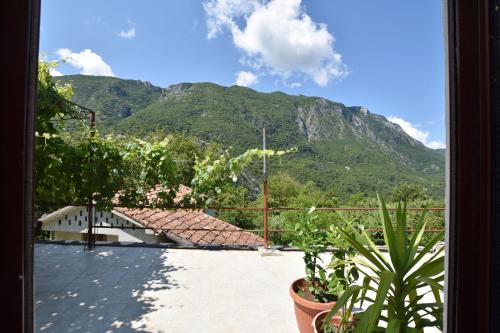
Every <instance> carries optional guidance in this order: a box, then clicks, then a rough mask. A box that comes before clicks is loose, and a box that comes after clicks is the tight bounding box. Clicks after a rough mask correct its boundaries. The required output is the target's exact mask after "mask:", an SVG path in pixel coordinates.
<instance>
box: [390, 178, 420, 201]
mask: <svg viewBox="0 0 500 333" xmlns="http://www.w3.org/2000/svg"><path fill="white" fill-rule="evenodd" d="M392 199H393V201H394V202H400V201H413V200H425V199H427V189H426V188H424V187H423V186H422V185H420V184H408V183H404V184H401V185H399V186H396V187H395V188H394V190H393V192H392Z"/></svg>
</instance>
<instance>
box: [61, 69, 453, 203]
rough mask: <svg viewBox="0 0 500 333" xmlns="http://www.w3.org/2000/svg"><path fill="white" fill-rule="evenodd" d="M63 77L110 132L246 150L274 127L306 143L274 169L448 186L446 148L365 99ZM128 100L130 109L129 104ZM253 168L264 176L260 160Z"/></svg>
mask: <svg viewBox="0 0 500 333" xmlns="http://www.w3.org/2000/svg"><path fill="white" fill-rule="evenodd" d="M59 80H61V81H62V82H71V83H72V84H73V87H74V91H75V95H74V100H75V101H76V102H78V103H81V104H83V105H85V106H88V107H90V108H93V109H96V110H98V111H99V114H98V126H99V128H100V129H101V130H102V131H103V132H105V133H123V134H125V133H128V134H135V135H142V134H146V133H148V132H150V131H153V130H156V129H159V128H162V129H166V130H167V131H170V132H183V133H187V134H189V135H193V136H196V137H198V138H200V139H201V140H204V141H215V142H219V143H222V144H223V145H225V146H227V147H229V146H231V147H232V148H233V151H234V152H235V153H239V152H242V151H244V150H246V149H248V148H254V147H260V145H261V140H262V139H261V128H262V127H266V129H267V133H268V146H269V147H270V148H276V149H279V148H289V147H297V148H298V152H297V153H294V154H291V155H288V156H286V157H284V158H283V159H282V161H281V162H278V161H274V162H273V164H272V165H271V166H270V172H286V173H288V174H290V175H292V176H293V177H295V178H297V179H298V180H300V181H303V182H305V181H313V182H315V183H316V184H317V185H318V186H319V187H321V188H323V189H324V190H328V191H331V192H332V193H337V194H339V195H347V194H352V193H356V192H363V193H367V194H370V195H373V193H374V192H375V191H377V190H378V191H380V192H382V193H387V192H389V191H390V188H391V186H393V185H395V184H400V183H403V182H411V183H418V184H422V185H423V186H424V187H426V188H427V189H428V191H429V193H431V194H433V195H434V196H436V197H443V194H444V156H443V153H442V152H439V151H434V150H432V149H429V148H427V147H426V146H424V145H423V144H422V143H420V142H418V141H416V140H414V139H413V138H411V137H410V136H408V135H407V134H406V133H405V132H404V131H403V130H402V129H401V127H400V126H399V125H396V124H393V123H391V122H389V121H388V120H387V119H386V118H385V117H383V116H380V115H376V114H372V113H370V112H369V111H368V110H367V109H366V108H364V107H347V106H345V105H343V104H341V103H336V102H332V101H328V100H326V99H323V98H318V97H306V96H301V95H299V96H291V95H286V94H284V93H281V92H274V93H260V92H257V91H255V90H252V89H249V88H243V87H239V86H232V87H223V86H219V85H216V84H213V83H193V84H192V83H181V84H177V85H172V86H170V87H168V88H166V89H161V88H158V87H155V86H152V85H151V84H149V83H145V82H142V81H133V80H121V79H117V78H103V77H92V76H80V75H76V76H65V77H62V78H60V79H59ZM126 108H129V109H130V112H123V110H124V109H126ZM252 174H253V175H254V177H258V166H255V168H254V170H253V173H252Z"/></svg>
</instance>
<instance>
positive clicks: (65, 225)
mask: <svg viewBox="0 0 500 333" xmlns="http://www.w3.org/2000/svg"><path fill="white" fill-rule="evenodd" d="M93 224H94V226H95V228H94V230H95V233H96V234H101V235H107V239H108V240H109V241H116V240H117V241H119V242H141V243H153V244H154V243H160V242H165V238H164V237H161V236H158V235H155V234H154V232H152V230H145V229H138V230H132V229H123V230H122V229H120V227H121V226H123V227H132V226H133V225H135V226H136V227H142V225H140V224H139V223H137V222H132V221H129V220H127V219H125V218H122V217H120V216H117V215H116V214H115V213H113V212H103V211H97V212H95V214H94V223H93ZM87 226H88V222H87V207H74V208H73V209H71V210H66V211H62V212H61V214H56V215H55V216H52V217H51V218H50V219H49V220H47V221H45V222H44V223H43V225H42V230H47V231H55V233H54V237H55V240H82V234H86V233H87ZM99 226H113V227H114V228H113V229H109V228H99Z"/></svg>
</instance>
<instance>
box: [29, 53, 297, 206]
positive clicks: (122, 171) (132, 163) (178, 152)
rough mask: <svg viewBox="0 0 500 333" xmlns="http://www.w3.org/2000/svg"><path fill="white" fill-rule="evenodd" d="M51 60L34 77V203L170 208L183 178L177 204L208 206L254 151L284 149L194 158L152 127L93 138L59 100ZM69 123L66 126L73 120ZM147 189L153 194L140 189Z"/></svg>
mask: <svg viewBox="0 0 500 333" xmlns="http://www.w3.org/2000/svg"><path fill="white" fill-rule="evenodd" d="M56 65H57V64H56V63H48V62H44V61H41V62H40V66H39V68H40V69H39V80H38V100H37V107H38V118H37V133H36V139H37V141H36V154H37V164H36V166H35V173H36V179H37V183H36V193H37V200H38V201H48V202H61V201H62V202H68V203H72V204H78V205H83V204H86V202H87V201H88V200H89V199H90V198H92V200H94V201H96V203H97V206H98V207H99V208H100V209H104V208H108V209H109V208H110V207H111V206H112V205H113V204H117V203H119V204H121V205H124V206H129V207H132V206H133V207H137V206H144V205H152V206H155V207H162V206H173V205H174V204H176V203H175V202H174V198H175V197H176V192H177V190H178V187H179V185H180V184H181V183H183V182H189V181H190V182H191V185H192V186H193V192H192V195H191V196H186V197H185V198H184V200H183V201H182V202H181V203H180V205H189V206H191V205H192V204H193V201H192V200H191V199H194V200H195V201H194V203H195V204H198V205H202V204H204V203H206V204H208V203H210V202H213V201H214V200H216V198H217V196H220V195H222V194H223V191H222V190H223V189H226V188H228V186H229V185H228V183H230V181H231V180H232V181H233V182H236V181H237V177H238V176H239V174H240V173H241V171H242V170H243V168H245V166H247V165H248V164H249V163H250V162H251V161H252V160H253V159H254V158H255V157H259V158H262V157H263V156H264V155H266V156H268V157H271V156H282V155H284V154H286V153H288V152H290V151H293V149H292V150H288V151H273V150H265V151H263V150H258V149H252V150H248V151H246V152H244V153H243V154H241V155H239V156H236V157H230V156H229V154H228V152H227V151H226V152H225V153H224V154H222V155H221V156H220V157H219V159H213V158H211V154H206V155H205V157H204V158H202V159H199V158H197V156H198V155H197V154H198V153H199V152H200V150H199V146H198V145H197V144H196V142H195V141H194V140H189V139H187V138H186V137H184V136H182V135H167V136H163V138H161V136H160V134H159V133H154V134H153V135H149V138H148V139H143V140H141V139H137V138H134V137H126V136H122V135H115V136H113V135H108V136H104V137H103V136H101V135H99V133H98V132H97V131H96V130H95V129H94V128H90V127H89V125H88V123H87V121H88V119H86V117H85V115H82V114H81V113H78V112H77V111H78V110H76V109H75V108H74V107H73V106H72V105H71V104H70V103H67V102H66V101H65V98H69V97H71V91H72V90H71V87H70V86H68V85H65V86H60V85H58V84H56V83H54V82H53V81H52V78H51V75H50V69H51V68H54V67H55V66H56ZM74 118H81V122H79V131H72V132H65V131H64V130H65V125H66V122H67V120H68V119H74ZM73 125H74V124H73ZM153 188H154V189H155V192H156V193H155V195H154V196H150V195H148V193H149V192H150V191H151V189H153Z"/></svg>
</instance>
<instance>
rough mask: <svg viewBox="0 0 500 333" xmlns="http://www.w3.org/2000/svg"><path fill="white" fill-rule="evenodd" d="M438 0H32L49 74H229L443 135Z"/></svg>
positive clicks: (164, 80) (434, 142) (435, 137)
mask: <svg viewBox="0 0 500 333" xmlns="http://www.w3.org/2000/svg"><path fill="white" fill-rule="evenodd" d="M442 20H443V19H442V1H440V0H419V1H401V0H377V1H370V0H328V1H319V0H204V1H202V0H200V1H195V0H169V1H159V0H156V1H153V0H151V1H147V2H144V1H134V2H132V1H123V0H122V1H117V0H106V1H102V0H100V1H97V0H87V1H63V0H42V20H41V32H40V34H41V36H40V51H41V52H44V53H45V54H46V55H47V57H48V58H49V59H61V58H66V59H67V62H66V63H64V64H62V65H61V66H59V68H58V69H57V70H58V72H59V73H61V74H76V73H82V74H95V75H113V76H117V77H120V78H127V79H140V80H147V81H150V82H152V83H153V84H156V85H158V86H161V87H166V86H168V85H170V84H173V83H178V82H206V81H210V82H215V83H218V84H221V85H227V86H229V85H233V84H236V83H238V84H240V85H246V86H249V87H250V88H253V89H256V90H258V91H263V92H270V91H276V90H280V91H284V92H286V93H290V94H303V95H309V96H321V97H325V98H328V99H331V100H334V101H337V102H342V103H344V104H346V105H359V106H366V107H368V109H369V110H370V111H371V112H373V113H377V114H382V115H384V116H386V117H390V119H391V120H392V121H394V122H397V123H398V124H400V125H401V126H402V127H403V129H405V130H406V131H407V132H408V133H409V134H410V135H412V136H413V137H415V138H417V139H418V140H420V141H422V142H424V143H425V144H427V145H428V146H430V147H433V148H436V147H442V146H443V142H444V141H445V127H444V112H445V88H444V78H445V68H444V64H445V59H444V41H443V21H442Z"/></svg>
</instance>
